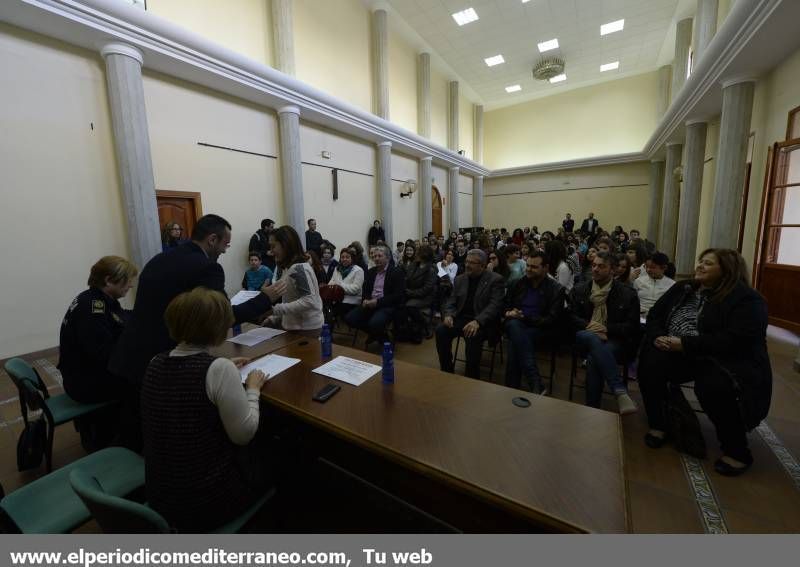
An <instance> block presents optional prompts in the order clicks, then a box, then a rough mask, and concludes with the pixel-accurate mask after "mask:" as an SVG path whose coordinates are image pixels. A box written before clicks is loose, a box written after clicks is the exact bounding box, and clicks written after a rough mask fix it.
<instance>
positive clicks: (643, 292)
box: [633, 252, 675, 315]
mask: <svg viewBox="0 0 800 567" xmlns="http://www.w3.org/2000/svg"><path fill="white" fill-rule="evenodd" d="M668 264H669V258H667V255H666V254H663V253H661V252H656V253H655V254H653V256H652V258H650V259H649V260H647V261H646V262H645V269H644V270H642V273H641V275H640V276H639V277H638V278H636V279H635V280H634V281H633V288H634V289H635V290H636V293H637V294H639V308H640V309H641V311H642V314H643V315H647V312H648V311H650V309H651V308H652V307H653V305H655V304H656V301H658V300H659V299H660V298H661V296H663V295H664V294H665V293H667V291H668V290H669V289H670V288H671V287H672V286H673V285H674V284H675V280H673V279H671V278H668V277H667V276H666V275H664V273H665V272H666V270H667V265H668Z"/></svg>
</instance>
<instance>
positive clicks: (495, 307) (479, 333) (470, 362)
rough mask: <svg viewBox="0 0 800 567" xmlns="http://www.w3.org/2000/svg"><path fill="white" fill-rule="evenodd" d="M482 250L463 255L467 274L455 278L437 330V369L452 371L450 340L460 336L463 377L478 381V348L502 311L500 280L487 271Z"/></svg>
mask: <svg viewBox="0 0 800 567" xmlns="http://www.w3.org/2000/svg"><path fill="white" fill-rule="evenodd" d="M486 262H487V257H486V253H485V252H484V251H483V250H470V251H469V252H468V253H467V255H466V261H465V271H466V273H464V274H462V275H460V276H458V277H456V281H455V284H454V285H453V292H452V293H451V294H450V297H449V298H448V299H447V301H446V302H445V305H444V308H443V310H442V317H443V320H442V323H441V324H440V325H439V326H438V327H437V328H436V350H437V351H438V353H439V367H440V368H441V369H442V370H443V371H445V372H453V366H454V363H453V353H452V347H453V339H454V338H456V337H457V336H459V335H461V336H463V337H464V342H465V344H466V347H465V350H466V360H467V369H466V375H467V376H468V377H470V378H480V359H481V348H482V344H483V341H485V340H486V339H487V338H488V337H489V335H490V333H492V332H495V331H496V326H497V325H498V323H499V321H500V316H501V312H502V309H503V296H504V294H505V286H504V282H503V278H502V277H501V276H499V275H498V274H495V273H494V272H490V271H488V270H486Z"/></svg>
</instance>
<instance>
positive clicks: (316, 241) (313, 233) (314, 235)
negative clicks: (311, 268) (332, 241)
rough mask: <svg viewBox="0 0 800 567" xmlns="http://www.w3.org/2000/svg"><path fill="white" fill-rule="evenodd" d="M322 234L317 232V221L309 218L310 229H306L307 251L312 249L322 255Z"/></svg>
mask: <svg viewBox="0 0 800 567" xmlns="http://www.w3.org/2000/svg"><path fill="white" fill-rule="evenodd" d="M320 248H322V235H321V234H320V233H319V232H317V221H315V220H314V219H308V230H307V231H306V252H311V251H312V250H313V251H314V252H316V254H317V256H319V257H322V254H321V250H320Z"/></svg>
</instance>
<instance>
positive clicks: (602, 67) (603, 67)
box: [600, 61, 619, 73]
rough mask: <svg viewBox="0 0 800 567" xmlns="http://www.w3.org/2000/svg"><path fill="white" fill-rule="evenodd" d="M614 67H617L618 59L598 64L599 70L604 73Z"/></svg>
mask: <svg viewBox="0 0 800 567" xmlns="http://www.w3.org/2000/svg"><path fill="white" fill-rule="evenodd" d="M614 69H619V61H614V62H612V63H603V64H602V65H600V72H601V73H605V72H606V71H613V70H614Z"/></svg>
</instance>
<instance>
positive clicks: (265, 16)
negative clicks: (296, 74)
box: [147, 0, 273, 65]
mask: <svg viewBox="0 0 800 567" xmlns="http://www.w3.org/2000/svg"><path fill="white" fill-rule="evenodd" d="M270 1H271V0H266V1H265V0H235V1H234V2H220V1H219V0H148V1H147V11H148V12H152V13H153V14H155V15H157V16H161V17H162V18H165V19H167V20H170V21H172V22H174V23H176V24H178V25H179V26H182V27H184V28H186V29H188V30H191V31H193V32H194V33H196V34H199V35H202V36H204V37H207V38H208V39H210V40H211V41H213V42H216V43H219V44H220V45H224V46H225V47H227V48H228V49H232V50H233V51H236V52H237V53H241V54H242V55H246V56H247V57H250V58H252V59H255V60H256V61H258V62H259V63H264V64H266V65H272V64H273V62H272V34H271V29H272V17H271V10H270Z"/></svg>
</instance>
